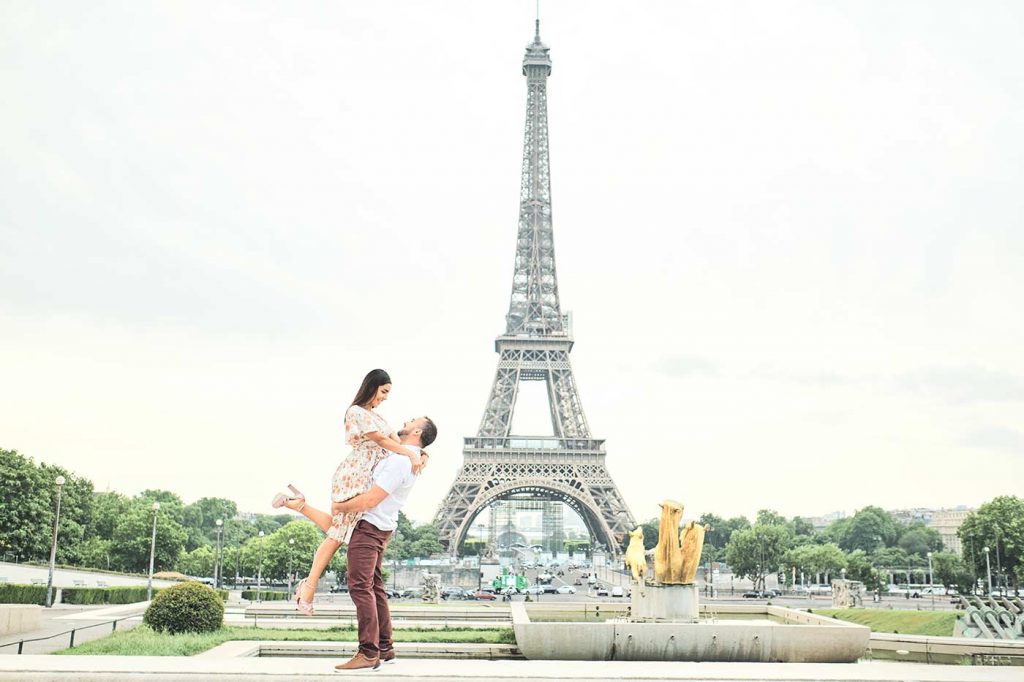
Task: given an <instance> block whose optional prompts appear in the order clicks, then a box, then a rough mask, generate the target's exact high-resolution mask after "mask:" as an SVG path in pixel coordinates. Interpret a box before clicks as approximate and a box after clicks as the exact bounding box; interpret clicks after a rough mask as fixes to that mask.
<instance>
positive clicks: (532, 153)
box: [434, 19, 636, 555]
mask: <svg viewBox="0 0 1024 682" xmlns="http://www.w3.org/2000/svg"><path fill="white" fill-rule="evenodd" d="M549 49H550V48H548V47H547V46H546V45H544V44H543V43H542V42H541V40H540V20H539V19H538V20H537V24H536V33H535V35H534V39H533V42H531V43H530V44H529V45H528V46H527V47H526V55H525V56H524V58H523V75H524V76H526V87H527V98H526V131H525V135H524V140H523V165H522V185H521V188H520V196H519V201H520V203H519V227H518V231H517V236H516V253H515V269H514V272H513V276H512V296H511V300H510V302H509V307H508V315H507V316H506V328H505V333H504V334H502V335H501V336H499V337H498V338H497V339H496V340H495V343H494V348H495V351H497V353H498V356H499V360H498V370H497V373H496V374H495V377H494V384H493V386H492V388H491V394H490V397H489V398H488V400H487V406H486V408H485V409H484V416H483V419H481V421H480V428H479V430H478V431H477V434H476V435H475V436H470V437H468V438H466V439H465V442H464V446H463V453H462V454H463V464H462V467H461V469H460V470H459V473H458V474H457V476H456V479H455V482H454V483H453V484H452V487H451V489H450V490H449V492H448V494H447V496H446V497H445V499H444V501H443V502H442V503H441V506H440V507H439V508H438V511H437V514H436V515H435V517H434V522H435V523H436V524H437V527H438V530H439V532H440V537H441V541H442V542H443V543H445V544H446V546H447V548H448V551H449V552H450V553H452V554H457V553H458V548H459V547H460V545H461V544H462V542H463V541H464V540H465V538H466V535H467V533H468V531H469V528H470V527H471V526H472V524H473V521H474V519H475V518H476V517H477V516H478V515H479V514H480V513H481V512H482V511H483V510H484V509H486V508H487V507H488V506H490V505H492V504H494V503H495V502H498V501H501V500H508V501H512V502H515V501H531V502H536V501H545V502H560V503H564V504H566V505H567V506H569V507H570V508H571V509H573V510H574V511H575V512H576V513H577V514H579V516H580V518H582V520H583V522H584V523H585V524H586V526H587V530H588V531H589V533H590V536H591V538H592V541H593V542H594V543H595V546H596V545H602V546H604V547H605V548H606V549H607V550H608V551H609V552H610V553H612V554H615V555H617V554H618V553H619V552H620V551H621V549H622V546H623V543H624V541H625V539H626V536H627V534H628V532H629V531H630V530H632V529H633V528H634V527H635V525H636V524H635V521H634V519H633V515H632V514H631V513H630V511H629V509H628V508H627V507H626V503H625V501H624V500H623V499H622V495H621V494H620V493H619V490H618V488H617V487H616V486H615V483H614V481H612V478H611V476H610V475H609V473H608V470H607V468H606V467H605V446H604V440H602V439H599V438H594V437H593V436H591V433H590V426H589V425H588V424H587V418H586V416H585V415H584V413H583V406H582V404H581V402H580V396H579V391H578V390H577V387H576V380H575V378H574V377H573V371H572V365H571V364H570V363H569V353H570V351H571V350H572V347H573V338H572V326H571V320H570V317H569V315H568V314H564V313H563V312H562V308H561V304H560V302H559V298H558V277H557V275H556V271H555V243H554V233H553V231H552V221H551V166H550V157H549V151H548V112H547V80H548V76H549V75H551V57H550V55H549ZM524 381H538V382H539V381H543V382H545V383H546V388H547V391H546V396H547V399H548V402H549V407H550V413H551V427H552V434H553V435H547V436H530V435H516V434H513V433H512V414H513V411H514V410H515V406H516V398H517V396H518V394H519V387H520V384H521V382H524Z"/></svg>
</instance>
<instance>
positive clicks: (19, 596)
mask: <svg viewBox="0 0 1024 682" xmlns="http://www.w3.org/2000/svg"><path fill="white" fill-rule="evenodd" d="M45 603H46V585H8V584H7V583H0V604H39V605H40V606H42V605H43V604H45Z"/></svg>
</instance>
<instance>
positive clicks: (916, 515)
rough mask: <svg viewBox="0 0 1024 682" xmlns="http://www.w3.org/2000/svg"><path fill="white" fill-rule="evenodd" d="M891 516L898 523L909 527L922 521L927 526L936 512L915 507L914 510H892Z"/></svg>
mask: <svg viewBox="0 0 1024 682" xmlns="http://www.w3.org/2000/svg"><path fill="white" fill-rule="evenodd" d="M888 511H889V514H890V515H891V516H892V518H893V519H895V520H896V523H902V524H903V525H904V526H909V525H910V524H912V523H915V522H918V521H920V522H921V523H923V524H925V525H926V526H927V525H928V524H929V522H930V521H931V520H932V514H934V513H935V511H936V510H934V509H928V508H926V507H914V508H913V509H890V510H888Z"/></svg>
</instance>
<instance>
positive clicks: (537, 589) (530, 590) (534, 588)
mask: <svg viewBox="0 0 1024 682" xmlns="http://www.w3.org/2000/svg"><path fill="white" fill-rule="evenodd" d="M523 592H525V593H526V594H544V586H543V585H530V586H529V587H527V588H526V589H525V590H523Z"/></svg>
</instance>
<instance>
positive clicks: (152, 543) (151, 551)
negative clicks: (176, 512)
mask: <svg viewBox="0 0 1024 682" xmlns="http://www.w3.org/2000/svg"><path fill="white" fill-rule="evenodd" d="M159 511H160V503H159V502H154V503H153V539H152V540H151V541H150V543H149V584H148V585H147V586H146V600H147V601H149V600H150V599H152V598H153V558H154V557H155V556H156V515H157V512H159Z"/></svg>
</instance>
